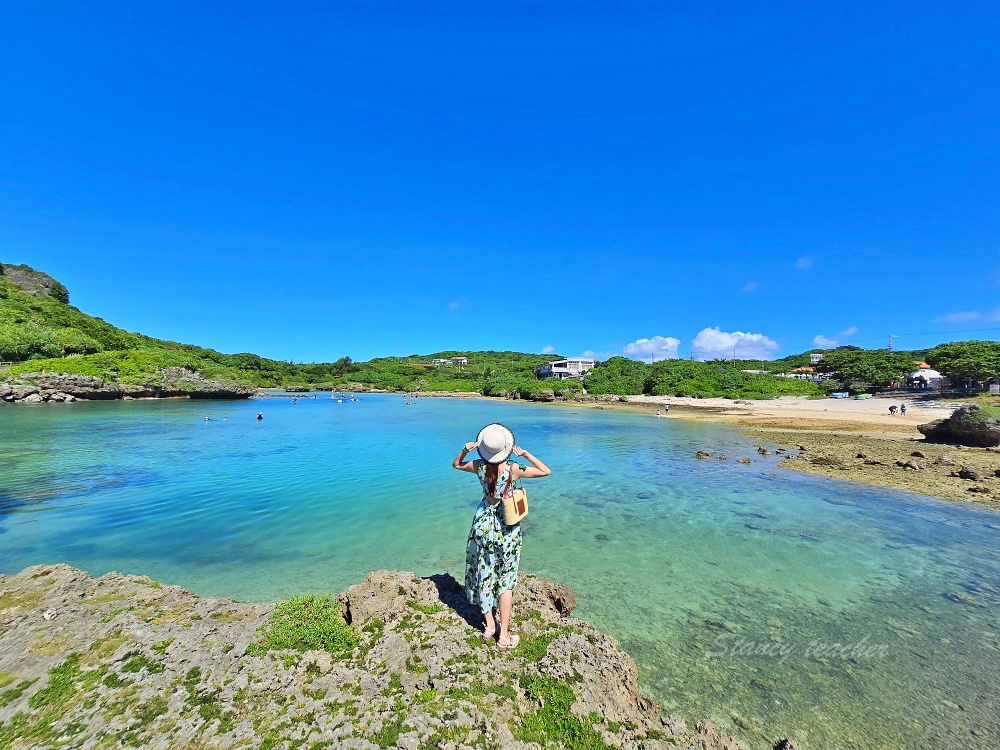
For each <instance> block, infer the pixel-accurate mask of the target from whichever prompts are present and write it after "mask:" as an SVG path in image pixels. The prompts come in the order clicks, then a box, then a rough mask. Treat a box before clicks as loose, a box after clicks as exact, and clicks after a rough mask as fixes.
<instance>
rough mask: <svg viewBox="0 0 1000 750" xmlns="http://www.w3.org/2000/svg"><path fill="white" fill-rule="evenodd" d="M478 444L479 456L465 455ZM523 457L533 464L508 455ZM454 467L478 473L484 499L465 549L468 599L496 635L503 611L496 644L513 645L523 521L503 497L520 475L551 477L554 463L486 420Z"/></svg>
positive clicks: (488, 635)
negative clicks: (508, 511)
mask: <svg viewBox="0 0 1000 750" xmlns="http://www.w3.org/2000/svg"><path fill="white" fill-rule="evenodd" d="M473 450H478V451H479V456H480V458H478V459H476V460H474V461H466V460H465V457H466V455H468V454H469V453H471V452H472V451H473ZM512 453H513V454H514V455H515V456H517V457H518V458H521V457H524V458H526V459H527V460H528V461H529V462H530V463H531V466H529V467H527V468H522V467H521V466H520V465H518V464H516V463H514V462H512V461H509V460H508V459H509V458H510V455H511V454H512ZM451 465H452V467H453V468H455V469H458V470H459V471H467V472H469V473H470V474H475V475H476V476H477V477H479V483H480V484H481V485H482V487H483V500H482V502H481V503H479V507H478V508H476V515H475V517H474V518H473V519H472V530H471V531H470V532H469V543H468V547H467V548H466V555H465V591H466V594H467V595H468V597H469V601H470V602H471V603H472V604H474V605H476V606H477V607H479V611H480V612H482V613H483V620H484V621H485V625H484V630H483V637H484V638H487V639H488V638H492V637H493V635H494V634H495V633H496V632H497V627H496V620H494V619H493V610H494V609H496V610H498V611H499V614H500V634H499V639H498V640H497V646H499V647H500V648H501V649H512V648H514V647H516V646H517V644H518V642H519V641H520V637H519V636H517V635H511V633H510V611H511V606H512V603H513V598H514V586H515V585H516V584H517V567H518V564H519V563H520V561H521V525H520V524H514V525H513V526H508V525H507V524H506V523H505V522H504V518H503V507H502V504H501V502H500V500H501V499H502V498H503V496H504V494H506V493H508V492H509V491H512V490H513V488H514V482H516V481H517V480H518V479H529V478H533V477H547V476H548V475H549V474H551V473H552V472H551V471H550V470H549V467H548V466H546V465H545V464H543V463H542V462H541V461H539V460H538V459H537V458H535V457H534V456H532V455H531V454H530V453H528V451H526V450H523V449H521V448H518V447H517V446H515V445H514V435H513V433H511V431H510V430H508V429H507V428H506V427H504V426H503V425H502V424H489V425H486V427H484V428H483V429H482V430H480V432H479V437H478V438H476V441H475V442H474V443H466V444H465V446H464V447H463V448H462V450H460V451H459V452H458V455H457V456H455V460H454V461H452V462H451Z"/></svg>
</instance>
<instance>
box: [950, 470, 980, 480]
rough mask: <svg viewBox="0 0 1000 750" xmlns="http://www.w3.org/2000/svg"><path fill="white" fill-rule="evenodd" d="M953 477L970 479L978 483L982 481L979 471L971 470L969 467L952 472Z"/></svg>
mask: <svg viewBox="0 0 1000 750" xmlns="http://www.w3.org/2000/svg"><path fill="white" fill-rule="evenodd" d="M951 476H953V477H958V478H959V479H968V480H969V481H971V482H978V481H979V480H980V479H982V477H981V476H980V475H979V472H978V471H975V470H974V469H970V468H969V467H968V466H963V467H962V468H961V469H959V470H958V471H953V472H951Z"/></svg>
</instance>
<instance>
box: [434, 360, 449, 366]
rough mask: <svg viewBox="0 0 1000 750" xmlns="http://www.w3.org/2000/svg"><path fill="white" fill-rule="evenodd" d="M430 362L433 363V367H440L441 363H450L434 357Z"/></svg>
mask: <svg viewBox="0 0 1000 750" xmlns="http://www.w3.org/2000/svg"><path fill="white" fill-rule="evenodd" d="M431 364H432V365H434V366H435V367H440V366H441V365H447V364H450V363H449V362H448V360H447V359H434V360H431Z"/></svg>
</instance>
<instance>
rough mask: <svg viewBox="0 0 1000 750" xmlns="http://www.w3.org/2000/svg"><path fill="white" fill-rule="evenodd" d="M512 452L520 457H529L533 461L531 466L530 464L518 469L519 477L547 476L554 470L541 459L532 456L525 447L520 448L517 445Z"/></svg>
mask: <svg viewBox="0 0 1000 750" xmlns="http://www.w3.org/2000/svg"><path fill="white" fill-rule="evenodd" d="M512 453H513V454H514V455H515V456H517V457H518V458H521V457H522V456H523V457H524V458H526V459H528V461H530V462H531V466H529V467H528V468H526V469H518V472H517V479H534V478H536V477H547V476H548V475H549V474H551V473H552V470H551V469H550V468H549V467H548V466H546V465H545V464H543V463H542V462H541V461H539V460H538V459H537V458H535V457H534V456H532V455H531V454H530V453H528V451H526V450H524V449H523V448H518V447H517V446H516V445H515V446H514V450H513V451H512Z"/></svg>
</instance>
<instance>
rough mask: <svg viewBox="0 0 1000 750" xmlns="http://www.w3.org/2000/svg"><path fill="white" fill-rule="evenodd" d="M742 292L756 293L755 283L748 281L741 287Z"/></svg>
mask: <svg viewBox="0 0 1000 750" xmlns="http://www.w3.org/2000/svg"><path fill="white" fill-rule="evenodd" d="M743 291H744V292H756V291H757V282H756V281H748V282H747V283H746V284H744V285H743Z"/></svg>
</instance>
